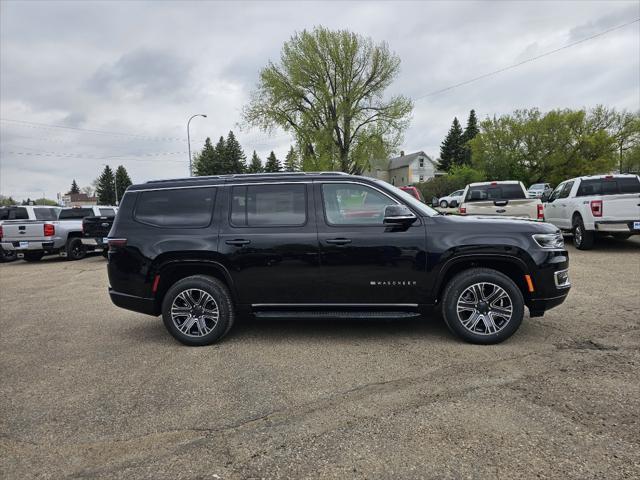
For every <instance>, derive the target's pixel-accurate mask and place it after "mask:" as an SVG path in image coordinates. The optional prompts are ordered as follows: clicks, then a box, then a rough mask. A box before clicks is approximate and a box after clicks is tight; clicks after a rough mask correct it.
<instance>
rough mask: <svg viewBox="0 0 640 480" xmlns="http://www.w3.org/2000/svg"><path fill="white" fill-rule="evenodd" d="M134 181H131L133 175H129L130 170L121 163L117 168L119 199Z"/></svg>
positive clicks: (117, 195) (117, 192)
mask: <svg viewBox="0 0 640 480" xmlns="http://www.w3.org/2000/svg"><path fill="white" fill-rule="evenodd" d="M132 184H133V182H132V181H131V177H129V172H127V169H126V168H124V166H122V165H120V166H118V168H116V190H115V193H116V197H118V201H120V200H122V196H123V195H124V192H125V191H126V190H127V188H129V187H130V186H131V185H132Z"/></svg>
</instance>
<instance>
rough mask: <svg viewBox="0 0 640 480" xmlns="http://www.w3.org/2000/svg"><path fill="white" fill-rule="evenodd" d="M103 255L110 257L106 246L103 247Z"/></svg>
mask: <svg viewBox="0 0 640 480" xmlns="http://www.w3.org/2000/svg"><path fill="white" fill-rule="evenodd" d="M102 256H103V257H104V258H109V250H107V249H106V248H103V249H102Z"/></svg>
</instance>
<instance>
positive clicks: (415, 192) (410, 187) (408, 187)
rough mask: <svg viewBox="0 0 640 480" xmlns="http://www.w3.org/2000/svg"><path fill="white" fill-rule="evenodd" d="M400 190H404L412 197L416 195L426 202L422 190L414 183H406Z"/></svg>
mask: <svg viewBox="0 0 640 480" xmlns="http://www.w3.org/2000/svg"><path fill="white" fill-rule="evenodd" d="M400 190H402V191H403V192H407V193H408V194H409V195H411V196H412V197H415V198H417V199H418V200H420V201H421V202H424V198H422V194H421V193H420V190H418V189H417V188H416V187H414V186H413V185H406V186H404V187H400Z"/></svg>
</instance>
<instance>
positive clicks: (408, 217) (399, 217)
mask: <svg viewBox="0 0 640 480" xmlns="http://www.w3.org/2000/svg"><path fill="white" fill-rule="evenodd" d="M416 220H417V217H416V216H415V215H414V214H413V212H412V211H411V210H409V208H408V207H407V206H405V205H387V206H386V207H384V220H383V222H384V223H386V224H388V225H411V224H412V223H413V222H415V221H416Z"/></svg>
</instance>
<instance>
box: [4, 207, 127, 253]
mask: <svg viewBox="0 0 640 480" xmlns="http://www.w3.org/2000/svg"><path fill="white" fill-rule="evenodd" d="M115 209H116V207H109V206H95V205H92V206H87V207H72V208H63V209H62V210H61V211H60V214H59V215H58V217H57V218H56V219H53V220H7V221H5V222H4V223H3V225H2V229H3V237H2V242H1V243H0V246H1V247H2V248H3V249H4V250H7V251H15V252H16V254H17V255H18V257H20V258H24V259H25V260H26V261H28V262H36V261H38V260H40V259H41V258H42V257H43V256H44V255H45V254H51V253H59V254H60V255H61V256H63V257H66V258H67V260H80V259H81V258H83V257H84V256H85V255H86V254H87V250H93V247H88V246H86V245H84V244H83V243H82V219H83V218H85V217H90V216H100V215H107V216H109V215H110V216H114V215H115Z"/></svg>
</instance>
